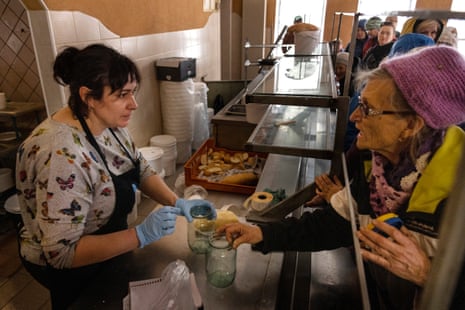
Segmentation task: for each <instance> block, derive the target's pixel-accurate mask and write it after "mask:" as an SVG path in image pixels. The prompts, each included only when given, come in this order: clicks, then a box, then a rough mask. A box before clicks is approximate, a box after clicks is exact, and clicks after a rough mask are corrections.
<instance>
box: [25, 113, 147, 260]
mask: <svg viewBox="0 0 465 310" xmlns="http://www.w3.org/2000/svg"><path fill="white" fill-rule="evenodd" d="M113 131H114V133H115V134H116V135H117V136H118V139H119V140H120V141H121V143H122V144H124V146H125V147H126V149H127V150H128V151H129V153H130V154H131V156H132V157H133V158H139V159H140V163H141V164H140V178H141V182H142V181H143V179H144V178H146V177H148V176H151V175H153V174H155V173H156V172H155V171H154V170H153V169H152V168H151V167H150V165H149V164H148V163H147V161H146V160H145V159H143V157H142V155H141V153H140V152H139V151H138V150H137V148H136V147H135V145H134V143H133V142H132V139H131V137H130V136H129V133H128V131H127V130H126V129H122V128H118V129H114V130H113ZM95 139H96V141H97V143H98V144H99V146H100V148H101V150H102V152H103V153H104V154H105V157H106V161H107V164H108V167H109V169H110V170H111V171H112V173H113V174H115V175H120V174H122V173H124V172H126V171H128V170H130V169H132V168H134V165H133V163H132V162H131V160H130V159H129V158H128V157H127V155H126V153H125V152H124V150H123V149H122V148H121V146H120V144H119V143H118V141H117V140H116V139H115V137H114V136H113V135H112V134H111V132H110V131H109V130H108V129H106V130H105V131H104V132H103V133H102V134H101V135H100V136H97V137H95ZM16 187H17V189H18V196H19V204H20V208H21V214H22V218H23V221H24V227H23V229H22V230H21V236H20V239H21V255H22V256H23V257H24V258H25V259H26V260H27V261H29V262H31V263H34V264H38V265H45V264H46V262H47V263H48V264H49V265H51V266H53V267H55V268H66V267H70V266H71V263H72V261H73V257H74V251H75V247H76V244H77V242H78V240H79V239H80V238H81V237H82V236H84V235H87V234H91V233H93V232H95V231H97V230H98V229H99V228H100V227H101V226H102V225H104V224H106V223H107V221H108V220H109V218H110V216H111V214H112V212H113V209H114V205H115V192H114V186H113V182H112V181H111V177H110V174H109V173H108V170H107V168H106V166H105V164H104V162H103V161H102V158H100V156H99V154H98V153H97V151H96V150H95V149H94V147H93V146H92V145H91V144H90V143H89V142H88V141H87V139H86V136H85V133H84V132H82V131H79V130H78V129H77V128H75V127H71V126H69V125H66V124H63V123H60V122H56V121H54V120H53V119H51V118H48V119H46V120H45V121H44V122H42V123H41V124H40V125H39V126H38V127H37V128H36V129H34V131H33V132H32V133H31V135H30V136H29V137H28V138H27V139H26V140H25V141H24V143H23V144H22V145H21V146H20V148H19V150H18V154H17V162H16Z"/></svg>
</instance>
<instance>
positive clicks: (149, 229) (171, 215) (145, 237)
mask: <svg viewBox="0 0 465 310" xmlns="http://www.w3.org/2000/svg"><path fill="white" fill-rule="evenodd" d="M178 214H179V210H176V209H175V208H173V207H169V206H165V207H163V208H160V209H158V210H156V211H153V212H152V213H150V214H149V215H148V216H147V217H146V218H145V220H144V221H143V222H142V223H140V224H139V225H137V226H136V234H137V238H138V239H139V244H140V247H141V248H143V247H144V246H146V245H147V244H150V243H152V242H154V241H156V240H158V239H160V238H162V237H163V236H166V235H170V234H172V233H173V232H174V228H175V226H176V217H177V216H178Z"/></svg>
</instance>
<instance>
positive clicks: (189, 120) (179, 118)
mask: <svg viewBox="0 0 465 310" xmlns="http://www.w3.org/2000/svg"><path fill="white" fill-rule="evenodd" d="M194 93H195V89H194V82H193V80H192V79H187V80H185V81H180V82H170V81H161V82H160V95H161V112H162V117H163V133H165V134H167V135H171V136H174V137H175V138H176V148H177V154H178V155H177V160H176V161H177V162H178V163H184V162H186V161H187V160H188V159H189V157H191V155H192V140H193V131H194V130H193V129H194V97H195V96H194Z"/></svg>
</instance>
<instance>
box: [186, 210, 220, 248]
mask: <svg viewBox="0 0 465 310" xmlns="http://www.w3.org/2000/svg"><path fill="white" fill-rule="evenodd" d="M191 216H192V222H190V223H188V227H187V241H188V243H189V247H190V249H191V250H192V252H194V253H197V254H204V253H206V252H207V250H208V247H209V245H208V240H209V238H210V236H211V235H213V233H214V231H215V221H214V220H212V218H213V213H212V211H211V209H210V208H209V207H208V206H196V207H193V208H192V209H191Z"/></svg>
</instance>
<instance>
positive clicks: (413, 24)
mask: <svg viewBox="0 0 465 310" xmlns="http://www.w3.org/2000/svg"><path fill="white" fill-rule="evenodd" d="M443 28H444V22H443V21H442V20H440V19H418V18H414V17H412V18H409V19H407V21H405V23H404V25H403V26H402V31H401V32H400V34H401V35H403V34H406V33H412V32H413V33H421V34H424V35H426V36H428V37H430V38H431V39H433V40H434V42H437V41H438V39H439V37H440V36H441V33H442V30H443Z"/></svg>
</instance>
